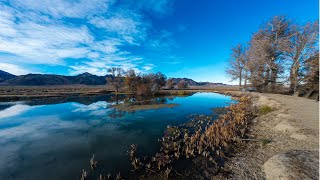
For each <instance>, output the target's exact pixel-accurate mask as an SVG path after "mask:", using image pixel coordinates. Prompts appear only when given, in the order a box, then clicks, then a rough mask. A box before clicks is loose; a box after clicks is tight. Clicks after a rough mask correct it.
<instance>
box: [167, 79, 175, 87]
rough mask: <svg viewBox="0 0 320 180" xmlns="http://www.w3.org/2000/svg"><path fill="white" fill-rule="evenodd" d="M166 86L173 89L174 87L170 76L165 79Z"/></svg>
mask: <svg viewBox="0 0 320 180" xmlns="http://www.w3.org/2000/svg"><path fill="white" fill-rule="evenodd" d="M166 86H167V88H168V89H173V88H174V82H173V79H172V78H169V79H168V80H167V83H166Z"/></svg>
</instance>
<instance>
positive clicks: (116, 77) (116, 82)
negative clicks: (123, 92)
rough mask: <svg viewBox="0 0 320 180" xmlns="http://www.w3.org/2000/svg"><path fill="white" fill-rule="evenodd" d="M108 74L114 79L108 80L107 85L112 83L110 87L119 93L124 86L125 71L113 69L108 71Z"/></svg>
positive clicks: (117, 68)
mask: <svg viewBox="0 0 320 180" xmlns="http://www.w3.org/2000/svg"><path fill="white" fill-rule="evenodd" d="M108 72H109V73H110V74H111V75H112V77H108V78H106V80H107V83H110V85H112V86H113V87H114V90H115V91H116V92H119V89H120V88H121V87H122V85H123V74H124V71H123V69H122V68H119V67H112V68H110V69H108Z"/></svg>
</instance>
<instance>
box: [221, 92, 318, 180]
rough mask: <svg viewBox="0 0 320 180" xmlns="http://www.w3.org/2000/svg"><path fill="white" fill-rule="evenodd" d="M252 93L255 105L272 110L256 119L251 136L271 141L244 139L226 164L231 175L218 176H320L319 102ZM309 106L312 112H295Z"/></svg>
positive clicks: (251, 128) (247, 177)
mask: <svg viewBox="0 0 320 180" xmlns="http://www.w3.org/2000/svg"><path fill="white" fill-rule="evenodd" d="M230 94H247V93H241V92H240V93H239V92H237V93H235V92H232V93H230ZM250 94H252V95H253V102H254V106H256V107H258V108H259V107H265V106H269V107H271V109H272V110H271V111H270V112H267V113H266V114H262V115H260V116H258V117H256V118H255V119H253V121H252V125H251V126H250V133H249V135H250V136H251V138H252V139H269V140H271V141H270V142H269V143H264V142H259V141H243V142H241V143H240V144H238V145H237V146H238V147H236V149H235V154H234V157H231V158H230V159H228V160H227V161H226V164H225V168H224V171H226V172H227V173H228V176H218V177H220V178H221V177H223V178H227V179H229V178H231V179H250V178H255V179H318V178H319V119H318V117H319V114H318V113H319V111H318V109H317V108H318V106H319V103H318V102H316V101H314V100H310V99H305V98H301V97H294V96H287V95H279V94H260V93H250ZM309 108H310V111H309V114H308V113H307V114H303V116H301V117H299V116H296V115H295V113H298V114H301V112H303V111H304V112H305V111H307V110H308V109H309ZM300 111H301V112H300ZM317 112H318V113H317ZM301 118H303V119H301ZM315 124H317V125H315Z"/></svg>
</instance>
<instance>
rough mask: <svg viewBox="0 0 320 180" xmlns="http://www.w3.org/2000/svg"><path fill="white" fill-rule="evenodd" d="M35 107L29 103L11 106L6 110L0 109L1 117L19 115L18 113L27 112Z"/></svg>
mask: <svg viewBox="0 0 320 180" xmlns="http://www.w3.org/2000/svg"><path fill="white" fill-rule="evenodd" d="M33 108H34V107H31V106H28V105H23V104H17V105H14V106H11V107H9V108H7V109H5V110H2V111H0V119H2V118H8V117H13V116H17V115H20V114H22V113H25V112H27V111H29V110H31V109H33Z"/></svg>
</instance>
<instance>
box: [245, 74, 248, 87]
mask: <svg viewBox="0 0 320 180" xmlns="http://www.w3.org/2000/svg"><path fill="white" fill-rule="evenodd" d="M247 79H248V70H245V76H244V88H247Z"/></svg>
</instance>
